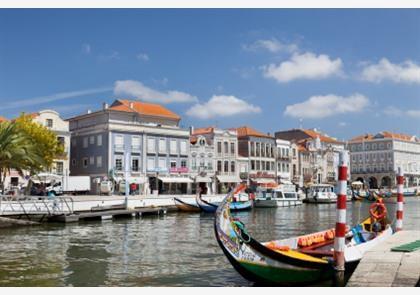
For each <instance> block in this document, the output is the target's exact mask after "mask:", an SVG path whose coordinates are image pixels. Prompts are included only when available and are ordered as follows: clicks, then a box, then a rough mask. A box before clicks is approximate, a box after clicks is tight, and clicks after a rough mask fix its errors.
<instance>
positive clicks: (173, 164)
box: [171, 158, 195, 168]
mask: <svg viewBox="0 0 420 295" xmlns="http://www.w3.org/2000/svg"><path fill="white" fill-rule="evenodd" d="M194 160H195V158H194ZM171 168H176V160H171Z"/></svg>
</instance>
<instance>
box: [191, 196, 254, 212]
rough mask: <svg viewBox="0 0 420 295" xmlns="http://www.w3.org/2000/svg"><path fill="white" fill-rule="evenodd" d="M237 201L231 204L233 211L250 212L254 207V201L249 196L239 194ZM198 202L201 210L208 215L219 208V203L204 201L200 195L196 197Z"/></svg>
mask: <svg viewBox="0 0 420 295" xmlns="http://www.w3.org/2000/svg"><path fill="white" fill-rule="evenodd" d="M235 198H236V199H237V200H235V201H233V202H231V203H230V210H231V211H243V210H250V209H251V208H252V206H253V202H252V200H250V198H249V196H248V195H247V194H239V195H237V196H235ZM196 201H197V204H198V206H199V207H200V209H201V210H203V211H204V212H207V213H214V212H216V210H217V207H218V206H219V203H212V202H208V201H206V200H203V198H202V197H201V195H200V194H198V195H197V196H196Z"/></svg>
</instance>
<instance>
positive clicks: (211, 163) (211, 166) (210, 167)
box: [207, 159, 213, 170]
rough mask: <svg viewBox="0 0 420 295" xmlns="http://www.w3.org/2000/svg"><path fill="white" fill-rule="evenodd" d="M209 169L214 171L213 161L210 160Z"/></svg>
mask: <svg viewBox="0 0 420 295" xmlns="http://www.w3.org/2000/svg"><path fill="white" fill-rule="evenodd" d="M207 169H209V170H213V160H212V159H209V160H208V162H207Z"/></svg>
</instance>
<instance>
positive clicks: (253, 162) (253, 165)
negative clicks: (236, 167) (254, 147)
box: [251, 160, 255, 170]
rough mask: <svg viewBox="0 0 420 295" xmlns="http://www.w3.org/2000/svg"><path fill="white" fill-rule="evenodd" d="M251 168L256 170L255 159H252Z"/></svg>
mask: <svg viewBox="0 0 420 295" xmlns="http://www.w3.org/2000/svg"><path fill="white" fill-rule="evenodd" d="M251 170H255V161H254V160H251Z"/></svg>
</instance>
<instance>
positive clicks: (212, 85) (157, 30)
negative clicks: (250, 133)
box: [0, 9, 420, 140]
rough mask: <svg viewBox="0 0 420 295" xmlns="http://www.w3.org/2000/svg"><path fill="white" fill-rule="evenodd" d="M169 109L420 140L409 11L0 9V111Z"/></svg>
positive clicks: (234, 122) (415, 30) (413, 23)
mask: <svg viewBox="0 0 420 295" xmlns="http://www.w3.org/2000/svg"><path fill="white" fill-rule="evenodd" d="M118 98H124V99H137V100H141V101H146V102H152V103H159V104H163V105H165V106H166V107H167V108H169V109H170V110H172V111H174V112H175V113H177V114H179V115H180V116H181V117H182V120H181V126H182V127H185V128H187V127H189V126H194V127H196V128H198V127H205V126H217V127H220V128H230V127H239V126H243V125H248V126H252V127H254V128H255V129H257V130H259V131H262V132H265V133H268V132H270V133H271V134H273V133H274V132H275V131H279V130H286V129H291V128H299V127H303V128H317V129H319V130H321V131H323V132H325V133H327V134H329V135H331V136H334V137H336V138H338V139H340V140H346V139H349V138H351V137H353V136H357V135H360V134H364V133H368V132H369V133H377V132H380V131H383V130H388V131H393V132H400V133H407V134H411V135H417V136H419V135H420V10H418V9H0V116H4V117H6V118H13V117H15V116H18V115H19V114H20V112H36V111H39V110H42V109H54V110H56V111H58V112H59V113H60V114H61V116H62V117H63V118H70V117H72V116H75V115H79V114H83V113H86V112H87V110H88V109H90V110H92V111H94V110H98V109H100V108H101V107H102V103H103V102H107V103H112V102H113V101H114V100H115V99H118Z"/></svg>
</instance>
